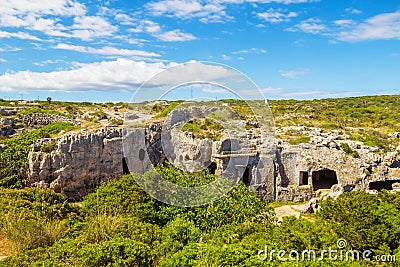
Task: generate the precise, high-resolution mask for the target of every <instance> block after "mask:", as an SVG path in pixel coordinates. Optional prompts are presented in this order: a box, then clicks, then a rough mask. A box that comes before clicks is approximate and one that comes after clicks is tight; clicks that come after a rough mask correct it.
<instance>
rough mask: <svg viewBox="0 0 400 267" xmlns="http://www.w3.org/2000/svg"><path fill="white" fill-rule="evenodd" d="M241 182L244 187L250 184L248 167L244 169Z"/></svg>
mask: <svg viewBox="0 0 400 267" xmlns="http://www.w3.org/2000/svg"><path fill="white" fill-rule="evenodd" d="M242 181H243V183H244V184H245V185H247V186H249V185H250V183H251V177H250V167H249V166H247V167H246V169H245V170H244V173H243V176H242Z"/></svg>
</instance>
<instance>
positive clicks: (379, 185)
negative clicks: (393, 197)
mask: <svg viewBox="0 0 400 267" xmlns="http://www.w3.org/2000/svg"><path fill="white" fill-rule="evenodd" d="M394 183H400V180H385V181H376V182H370V183H369V189H370V190H377V191H381V190H383V189H386V190H393V184H394Z"/></svg>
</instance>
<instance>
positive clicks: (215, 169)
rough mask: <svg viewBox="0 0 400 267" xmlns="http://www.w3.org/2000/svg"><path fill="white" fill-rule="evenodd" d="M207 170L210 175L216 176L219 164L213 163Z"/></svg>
mask: <svg viewBox="0 0 400 267" xmlns="http://www.w3.org/2000/svg"><path fill="white" fill-rule="evenodd" d="M207 169H208V172H209V173H211V174H215V172H216V171H217V163H215V162H211V163H210V165H208V167H207Z"/></svg>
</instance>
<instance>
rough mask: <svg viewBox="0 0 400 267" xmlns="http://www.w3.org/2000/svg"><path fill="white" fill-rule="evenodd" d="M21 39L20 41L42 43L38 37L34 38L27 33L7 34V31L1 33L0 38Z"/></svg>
mask: <svg viewBox="0 0 400 267" xmlns="http://www.w3.org/2000/svg"><path fill="white" fill-rule="evenodd" d="M12 37H15V38H19V39H26V40H33V41H41V39H39V38H38V37H36V36H33V35H31V34H29V33H26V32H6V31H0V38H12Z"/></svg>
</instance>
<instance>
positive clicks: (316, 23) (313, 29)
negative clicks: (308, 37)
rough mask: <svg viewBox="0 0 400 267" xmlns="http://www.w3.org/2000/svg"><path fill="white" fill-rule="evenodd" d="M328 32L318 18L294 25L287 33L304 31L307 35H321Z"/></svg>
mask: <svg viewBox="0 0 400 267" xmlns="http://www.w3.org/2000/svg"><path fill="white" fill-rule="evenodd" d="M327 30H328V27H327V26H325V25H324V24H322V23H321V21H320V20H319V19H317V18H311V19H307V20H303V21H302V22H300V23H299V24H296V25H294V26H293V27H290V28H288V29H287V31H291V32H297V31H302V32H305V33H311V34H319V33H322V32H325V31H327Z"/></svg>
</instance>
